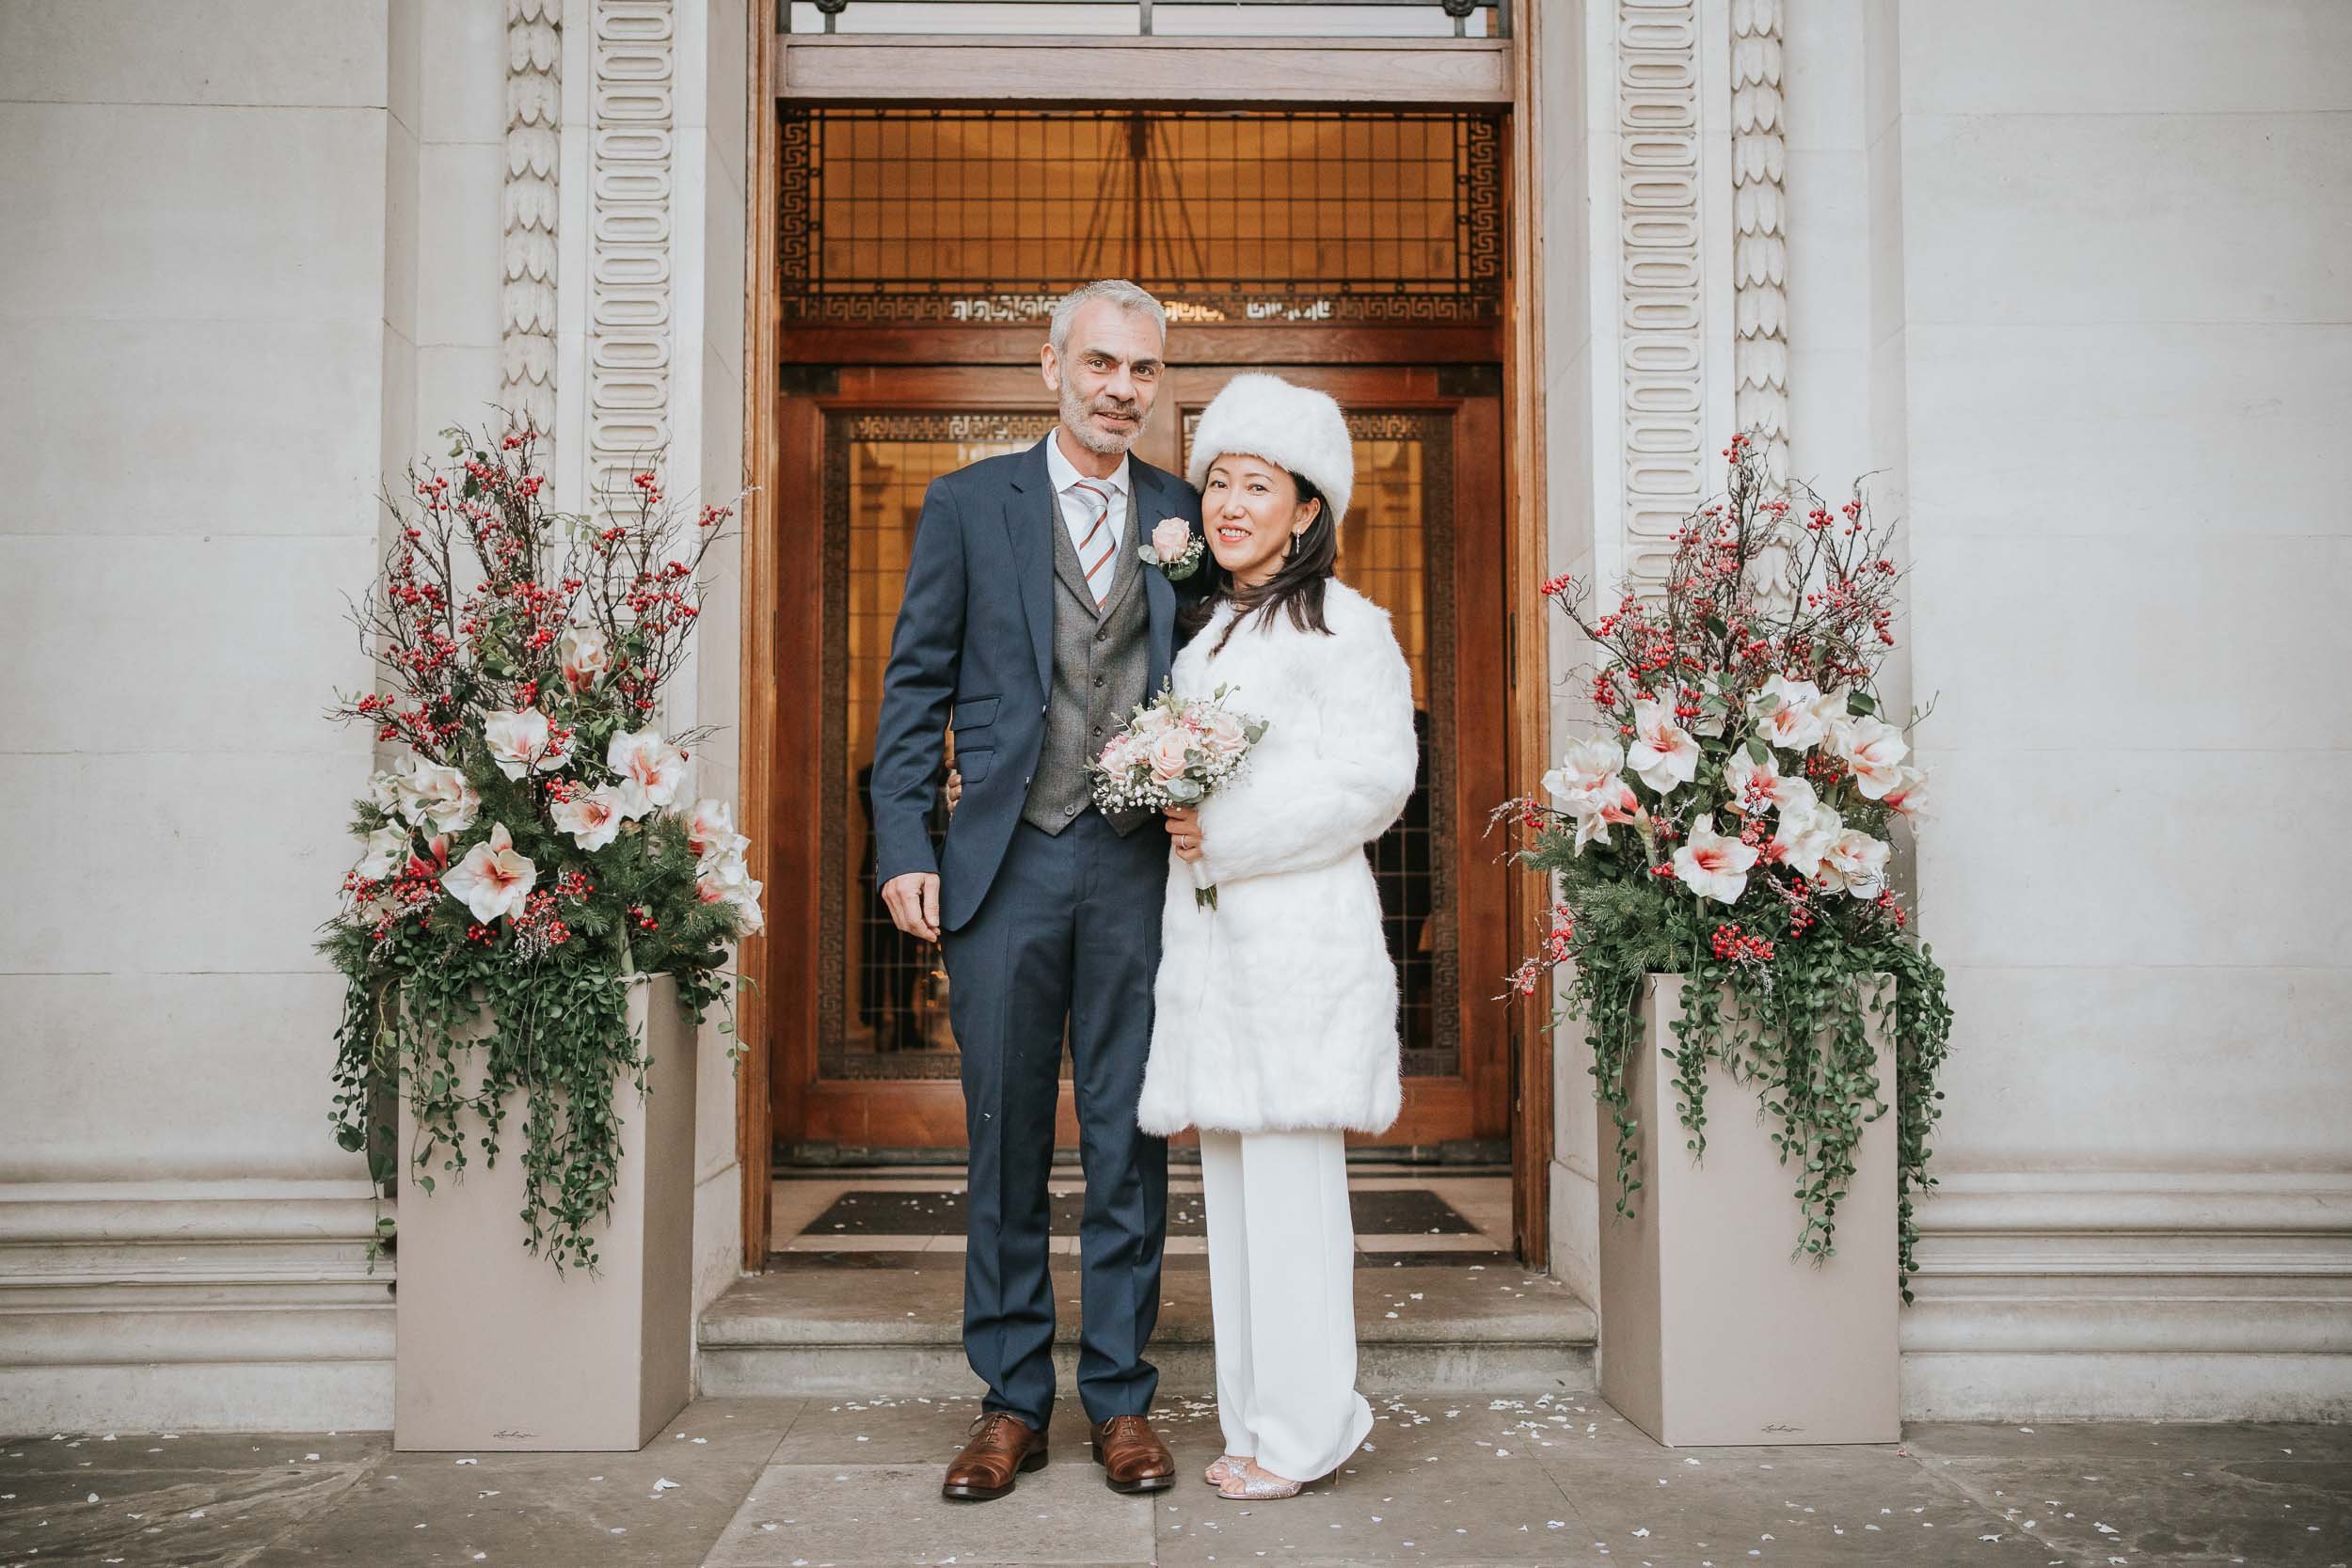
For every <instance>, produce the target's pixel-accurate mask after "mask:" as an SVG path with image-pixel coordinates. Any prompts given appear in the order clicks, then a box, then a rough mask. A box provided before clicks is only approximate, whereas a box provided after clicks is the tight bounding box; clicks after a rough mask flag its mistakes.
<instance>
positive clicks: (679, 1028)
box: [392, 975, 694, 1451]
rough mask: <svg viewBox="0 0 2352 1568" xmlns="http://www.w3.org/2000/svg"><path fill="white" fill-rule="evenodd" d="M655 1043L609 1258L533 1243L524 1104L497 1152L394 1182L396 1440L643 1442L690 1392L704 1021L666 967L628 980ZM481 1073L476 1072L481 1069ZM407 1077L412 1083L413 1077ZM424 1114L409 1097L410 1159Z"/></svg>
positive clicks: (564, 1447) (618, 1101) (560, 1445)
mask: <svg viewBox="0 0 2352 1568" xmlns="http://www.w3.org/2000/svg"><path fill="white" fill-rule="evenodd" d="M628 1017H629V1022H630V1025H631V1027H633V1028H635V1029H637V1030H639V1031H640V1037H641V1038H643V1039H644V1041H645V1051H646V1054H647V1055H648V1056H649V1057H650V1058H651V1060H650V1062H649V1063H648V1065H647V1067H646V1069H645V1098H644V1101H639V1099H638V1098H637V1092H636V1088H635V1085H633V1084H624V1085H622V1086H621V1088H620V1090H619V1092H618V1093H617V1095H616V1096H615V1111H616V1114H617V1115H618V1117H619V1118H620V1121H621V1162H620V1175H619V1183H618V1186H617V1188H616V1190H615V1191H614V1193H613V1195H612V1218H611V1220H610V1221H609V1223H608V1225H607V1227H606V1228H605V1229H604V1230H603V1231H601V1232H600V1233H598V1234H597V1236H596V1252H597V1272H596V1275H588V1274H585V1273H583V1272H582V1271H580V1270H579V1269H566V1270H565V1271H564V1273H563V1274H562V1275H558V1274H557V1273H556V1271H555V1266H554V1265H553V1264H552V1263H550V1262H548V1260H547V1259H546V1258H544V1257H539V1256H534V1255H532V1254H531V1253H528V1252H526V1251H524V1250H523V1237H524V1231H523V1224H522V1219H521V1213H522V1205H523V1196H522V1194H523V1182H522V1161H521V1149H522V1142H523V1139H522V1119H523V1113H522V1110H521V1108H520V1106H519V1105H513V1106H510V1108H509V1111H508V1117H507V1123H506V1127H505V1130H504V1132H503V1134H502V1148H501V1151H500V1154H499V1160H498V1164H497V1165H496V1166H494V1167H485V1165H484V1164H483V1163H482V1156H481V1152H480V1150H479V1149H478V1148H476V1149H469V1154H468V1164H467V1167H466V1172H465V1179H464V1180H451V1179H450V1178H449V1177H448V1176H446V1175H442V1176H437V1178H436V1186H435V1190H434V1191H433V1192H431V1193H427V1192H425V1191H423V1190H422V1189H421V1188H420V1187H418V1186H416V1185H415V1184H414V1183H413V1182H411V1181H409V1180H407V1178H406V1176H405V1174H404V1176H403V1179H402V1187H401V1195H400V1212H399V1220H400V1226H399V1236H400V1241H399V1248H398V1253H397V1261H398V1282H397V1285H396V1287H395V1301H396V1304H397V1311H396V1315H395V1323H396V1326H397V1331H398V1336H399V1338H398V1342H397V1345H396V1348H395V1350H394V1357H393V1369H392V1446H393V1447H394V1448H395V1449H404V1450H408V1449H519V1450H538V1451H548V1450H556V1451H580V1450H609V1449H641V1448H643V1447H644V1446H645V1444H646V1443H647V1442H648V1441H649V1440H651V1438H652V1437H653V1435H654V1434H655V1433H658V1432H660V1430H661V1429H662V1428H663V1427H664V1426H666V1425H667V1424H668V1423H669V1421H670V1418H672V1417H674V1416H675V1415H676V1414H677V1413H678V1412H679V1411H680V1410H682V1409H684V1408H685V1405H686V1402H687V1400H688V1398H689V1397H690V1396H691V1393H692V1375H693V1366H692V1357H693V1303H692V1291H693V1237H694V1227H693V1205H694V1033H693V1031H692V1029H691V1028H690V1027H689V1026H688V1025H687V1023H686V1022H685V1020H684V1019H683V1018H682V1017H681V1016H680V1014H679V1011H678V1001H677V982H676V981H675V980H673V979H671V978H670V977H669V976H667V975H660V976H654V977H650V978H648V979H645V980H642V981H640V982H638V983H636V984H634V985H632V986H631V987H630V990H629V1005H628ZM478 1081H479V1080H478V1077H477V1080H476V1082H477V1083H478ZM403 1087H404V1089H405V1085H403ZM415 1134H416V1128H415V1123H414V1120H413V1117H412V1116H411V1113H410V1111H409V1108H408V1102H407V1097H406V1095H405V1093H404V1094H403V1096H402V1099H401V1112H400V1151H401V1159H402V1169H403V1171H404V1173H405V1171H406V1168H407V1165H406V1162H407V1155H408V1150H409V1149H410V1148H413V1147H414V1139H415Z"/></svg>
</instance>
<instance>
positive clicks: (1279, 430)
mask: <svg viewBox="0 0 2352 1568" xmlns="http://www.w3.org/2000/svg"><path fill="white" fill-rule="evenodd" d="M1229 452H1242V453H1247V454H1248V455H1249V456H1251V457H1263V458H1264V459H1265V460H1266V461H1267V462H1269V463H1276V464H1279V465H1280V466H1281V467H1284V468H1287V469H1289V470H1290V471H1291V472H1292V473H1295V474H1304V475H1306V476H1307V478H1308V480H1309V481H1310V482H1311V483H1313V485H1314V487H1315V488H1316V489H1318V490H1320V491H1322V492H1323V503H1324V505H1326V506H1327V507H1328V508H1330V511H1331V526H1332V527H1333V528H1337V527H1339V526H1340V522H1341V520H1342V519H1343V518H1344V517H1345V516H1346V515H1347V498H1348V494H1349V492H1350V491H1352V490H1354V489H1355V488H1356V444H1355V442H1354V441H1352V440H1351V439H1349V437H1348V434H1347V416H1346V415H1344V414H1343V413H1341V412H1340V405H1339V404H1336V403H1334V402H1333V401H1332V400H1331V397H1330V394H1329V393H1327V392H1318V391H1316V390H1315V389H1314V388H1311V387H1299V386H1295V385H1293V384H1292V383H1290V382H1287V381H1285V380H1283V379H1282V378H1281V377H1280V376H1279V375H1267V374H1265V373H1263V372H1257V371H1252V372H1249V373H1248V374H1247V375H1237V376H1235V377H1233V379H1232V380H1231V381H1229V382H1227V383H1226V384H1225V389H1224V390H1223V391H1221V392H1219V393H1217V395H1216V397H1214V398H1212V399H1210V400H1209V406H1208V407H1206V408H1204V409H1202V410H1201V412H1200V429H1199V430H1198V431H1196V432H1195V433H1194V435H1193V437H1192V461H1191V462H1190V463H1189V464H1187V465H1186V466H1185V469H1184V477H1185V478H1186V479H1187V480H1189V481H1191V482H1192V487H1193V488H1194V489H1196V490H1198V489H1200V486H1201V483H1202V482H1203V481H1205V480H1206V479H1207V478H1208V477H1209V465H1210V464H1212V463H1214V462H1216V460H1217V459H1218V458H1220V457H1223V456H1225V455H1226V454H1227V453H1229Z"/></svg>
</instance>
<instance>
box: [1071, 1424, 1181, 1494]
mask: <svg viewBox="0 0 2352 1568" xmlns="http://www.w3.org/2000/svg"><path fill="white" fill-rule="evenodd" d="M1091 1430H1092V1432H1093V1434H1094V1463H1096V1464H1097V1465H1101V1466H1103V1483H1104V1485H1106V1486H1108V1487H1109V1488H1110V1489H1111V1490H1112V1491H1114V1492H1165V1491H1167V1490H1168V1488H1169V1487H1170V1486H1173V1485H1175V1484H1176V1456H1175V1455H1173V1454H1171V1453H1169V1452H1168V1445H1167V1444H1166V1443H1163V1442H1161V1441H1160V1437H1159V1433H1155V1432H1153V1431H1152V1423H1151V1422H1149V1421H1147V1420H1145V1419H1144V1418H1142V1417H1140V1416H1113V1417H1112V1418H1110V1419H1109V1420H1107V1421H1104V1423H1102V1425H1100V1426H1097V1427H1094V1428H1092V1429H1091Z"/></svg>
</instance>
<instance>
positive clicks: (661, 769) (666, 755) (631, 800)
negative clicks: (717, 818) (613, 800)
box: [604, 729, 686, 821]
mask: <svg viewBox="0 0 2352 1568" xmlns="http://www.w3.org/2000/svg"><path fill="white" fill-rule="evenodd" d="M604 763H605V766H606V767H607V768H612V771H614V772H615V773H618V774H619V775H620V776H621V797H622V800H623V801H624V802H625V804H624V806H623V810H624V811H625V812H626V813H627V815H628V817H629V818H630V819H631V820H632V821H633V820H635V819H636V818H638V817H640V816H644V815H645V814H646V813H647V812H649V811H651V810H653V809H654V808H655V807H656V806H666V805H668V804H669V803H670V802H671V801H673V800H676V799H677V789H678V785H679V784H684V783H685V782H686V753H685V752H681V751H679V750H678V749H677V748H676V747H675V746H673V745H671V744H670V743H669V742H668V741H666V740H664V739H662V738H661V732H660V731H659V730H652V729H644V730H639V731H638V732H637V733H636V734H634V735H630V734H628V733H626V732H624V733H623V734H620V735H616V736H613V737H612V745H610V746H608V747H606V748H605V752H604Z"/></svg>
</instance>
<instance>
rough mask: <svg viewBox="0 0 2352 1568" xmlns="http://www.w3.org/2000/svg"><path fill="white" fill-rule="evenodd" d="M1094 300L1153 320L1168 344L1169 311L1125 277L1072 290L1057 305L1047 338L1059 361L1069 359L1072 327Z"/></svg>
mask: <svg viewBox="0 0 2352 1568" xmlns="http://www.w3.org/2000/svg"><path fill="white" fill-rule="evenodd" d="M1093 299H1107V300H1109V301H1110V302H1111V303H1112V304H1113V305H1116V306H1118V307H1119V308H1120V309H1122V310H1132V311H1134V312H1135V313H1136V315H1138V316H1149V317H1151V318H1152V325H1154V326H1157V327H1158V328H1159V329H1160V341H1162V342H1166V341H1168V311H1167V310H1166V309H1164V308H1163V307H1162V306H1161V304H1160V302H1159V301H1158V300H1156V299H1153V298H1152V296H1151V295H1150V294H1148V293H1144V292H1143V291H1142V290H1141V289H1138V288H1136V286H1135V285H1134V284H1133V283H1130V282H1128V281H1127V280H1126V279H1125V278H1123V277H1099V278H1097V279H1095V280H1094V281H1093V282H1091V283H1089V284H1087V285H1085V286H1084V287H1082V288H1076V289H1073V290H1071V291H1070V292H1069V293H1066V294H1064V295H1062V296H1061V298H1060V299H1059V300H1058V301H1057V302H1056V303H1055V306H1054V325H1053V329H1052V331H1051V332H1050V334H1049V335H1048V337H1047V341H1049V342H1051V343H1052V344H1053V345H1054V357H1055V358H1057V359H1061V358H1066V357H1067V356H1069V353H1070V324H1071V322H1072V320H1073V319H1074V318H1075V317H1076V315H1077V314H1078V308H1079V307H1080V306H1082V305H1084V304H1086V303H1087V302H1088V301H1089V300H1093Z"/></svg>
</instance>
